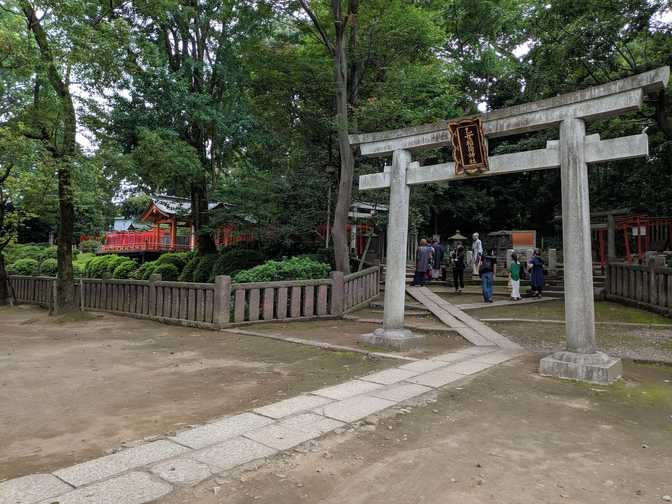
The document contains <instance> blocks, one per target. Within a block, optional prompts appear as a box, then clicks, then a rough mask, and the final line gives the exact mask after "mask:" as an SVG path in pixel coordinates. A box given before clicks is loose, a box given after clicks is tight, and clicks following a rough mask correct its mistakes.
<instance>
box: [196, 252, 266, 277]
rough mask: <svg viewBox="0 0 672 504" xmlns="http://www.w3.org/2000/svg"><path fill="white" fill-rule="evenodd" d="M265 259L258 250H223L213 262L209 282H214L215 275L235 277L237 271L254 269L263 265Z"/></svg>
mask: <svg viewBox="0 0 672 504" xmlns="http://www.w3.org/2000/svg"><path fill="white" fill-rule="evenodd" d="M265 259H266V257H265V256H264V254H262V253H261V252H260V251H258V250H251V249H242V248H234V249H231V250H226V249H225V250H224V251H222V253H221V254H220V256H219V257H218V258H217V261H215V265H214V267H213V268H212V271H211V272H210V278H209V279H208V281H209V282H214V281H215V277H216V276H217V275H231V276H235V275H236V274H237V273H238V272H239V271H242V270H246V269H250V268H254V267H255V266H258V265H260V264H263V262H264V260H265Z"/></svg>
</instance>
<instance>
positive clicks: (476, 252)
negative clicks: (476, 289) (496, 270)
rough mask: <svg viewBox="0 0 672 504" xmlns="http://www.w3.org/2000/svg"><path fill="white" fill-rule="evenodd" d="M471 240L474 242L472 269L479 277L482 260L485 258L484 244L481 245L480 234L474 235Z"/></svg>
mask: <svg viewBox="0 0 672 504" xmlns="http://www.w3.org/2000/svg"><path fill="white" fill-rule="evenodd" d="M471 238H472V239H473V240H474V241H473V243H472V244H471V257H472V268H473V273H474V276H477V275H478V267H479V266H480V265H481V258H482V257H483V243H481V240H480V239H479V237H478V233H474V234H473V235H472V236H471Z"/></svg>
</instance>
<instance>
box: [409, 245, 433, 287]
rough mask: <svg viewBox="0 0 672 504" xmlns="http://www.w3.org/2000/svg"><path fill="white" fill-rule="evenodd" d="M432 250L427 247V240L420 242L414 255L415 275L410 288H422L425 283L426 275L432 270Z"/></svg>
mask: <svg viewBox="0 0 672 504" xmlns="http://www.w3.org/2000/svg"><path fill="white" fill-rule="evenodd" d="M433 253H434V249H432V247H430V246H428V245H427V240H425V239H424V238H423V239H422V240H420V245H419V246H418V250H417V252H416V254H415V274H414V275H413V283H411V286H412V287H415V286H416V285H419V286H423V285H425V282H426V281H427V274H428V272H429V271H431V269H432V255H433Z"/></svg>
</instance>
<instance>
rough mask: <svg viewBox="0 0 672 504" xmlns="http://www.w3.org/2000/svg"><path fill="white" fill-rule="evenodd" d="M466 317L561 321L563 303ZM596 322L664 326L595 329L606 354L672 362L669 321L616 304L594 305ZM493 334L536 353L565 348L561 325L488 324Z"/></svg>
mask: <svg viewBox="0 0 672 504" xmlns="http://www.w3.org/2000/svg"><path fill="white" fill-rule="evenodd" d="M469 315H472V316H474V317H477V318H481V319H490V318H521V319H534V320H538V319H547V320H558V321H562V320H564V303H563V302H562V301H553V302H548V303H538V304H530V305H521V306H502V307H492V308H483V309H478V310H470V311H469ZM595 318H596V320H597V322H621V323H627V324H666V325H668V327H647V326H646V325H640V326H632V327H627V326H617V325H600V324H598V325H597V326H596V331H597V343H598V348H599V349H600V350H603V351H605V352H607V353H610V354H613V355H618V356H620V357H628V358H633V359H645V360H655V361H666V362H672V320H671V319H669V318H666V317H662V316H660V315H656V314H654V313H650V312H647V311H644V310H639V309H637V308H631V307H628V306H623V305H620V304H617V303H610V302H598V303H595ZM488 325H490V326H492V327H493V328H494V329H495V330H496V331H498V332H499V333H501V334H502V335H504V336H506V337H508V338H510V339H512V340H513V341H515V342H516V343H518V344H520V345H522V346H524V347H525V348H527V349H529V350H532V351H536V352H546V353H548V352H552V351H555V350H561V349H564V348H565V341H566V340H565V326H564V324H548V323H543V324H535V323H530V322H488Z"/></svg>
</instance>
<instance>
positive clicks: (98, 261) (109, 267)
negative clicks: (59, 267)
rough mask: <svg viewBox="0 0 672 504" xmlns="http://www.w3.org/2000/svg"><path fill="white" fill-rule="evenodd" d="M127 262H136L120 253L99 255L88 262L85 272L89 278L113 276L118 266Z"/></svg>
mask: <svg viewBox="0 0 672 504" xmlns="http://www.w3.org/2000/svg"><path fill="white" fill-rule="evenodd" d="M126 262H130V263H133V264H135V262H134V261H133V260H132V259H129V258H128V257H123V256H118V255H105V256H97V257H94V258H92V259H90V260H89V261H88V262H86V266H85V268H84V274H85V275H86V277H87V278H112V275H113V273H114V270H115V269H116V268H117V266H119V265H121V264H122V263H126Z"/></svg>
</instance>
